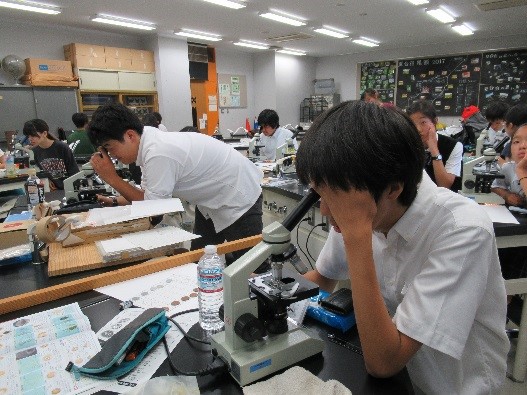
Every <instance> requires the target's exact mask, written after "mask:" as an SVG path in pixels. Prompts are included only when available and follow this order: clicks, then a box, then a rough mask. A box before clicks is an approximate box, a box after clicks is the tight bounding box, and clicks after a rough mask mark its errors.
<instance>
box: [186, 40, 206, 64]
mask: <svg viewBox="0 0 527 395" xmlns="http://www.w3.org/2000/svg"><path fill="white" fill-rule="evenodd" d="M188 60H189V61H191V62H199V63H207V62H208V61H209V55H208V51H207V46H206V45H202V44H194V43H192V44H191V43H189V44H188Z"/></svg>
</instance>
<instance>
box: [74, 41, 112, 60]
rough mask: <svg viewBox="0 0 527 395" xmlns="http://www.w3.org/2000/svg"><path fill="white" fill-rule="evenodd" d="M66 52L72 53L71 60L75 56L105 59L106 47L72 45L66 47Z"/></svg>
mask: <svg viewBox="0 0 527 395" xmlns="http://www.w3.org/2000/svg"><path fill="white" fill-rule="evenodd" d="M66 52H69V53H70V56H69V57H70V58H71V57H74V56H75V55H81V56H92V57H94V58H104V57H105V55H104V47H103V46H102V45H92V44H80V43H71V44H67V45H65V46H64V54H66Z"/></svg>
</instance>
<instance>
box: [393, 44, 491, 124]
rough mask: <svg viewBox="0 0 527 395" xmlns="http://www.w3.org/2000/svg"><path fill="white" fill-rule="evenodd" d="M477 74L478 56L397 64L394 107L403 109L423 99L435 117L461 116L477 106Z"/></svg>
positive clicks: (417, 60)
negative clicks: (434, 110)
mask: <svg viewBox="0 0 527 395" xmlns="http://www.w3.org/2000/svg"><path fill="white" fill-rule="evenodd" d="M480 74H481V54H469V55H456V56H443V57H436V58H421V59H408V60H400V61H399V63H398V69H397V90H396V92H397V93H396V104H397V106H398V107H400V108H403V109H404V108H407V107H408V106H409V105H410V104H411V103H412V102H414V101H415V100H419V99H426V100H431V101H432V102H433V103H434V107H435V109H436V111H437V114H438V115H454V116H455V115H461V113H462V111H463V108H465V107H467V106H469V105H471V104H474V105H476V104H477V103H478V87H479V81H480Z"/></svg>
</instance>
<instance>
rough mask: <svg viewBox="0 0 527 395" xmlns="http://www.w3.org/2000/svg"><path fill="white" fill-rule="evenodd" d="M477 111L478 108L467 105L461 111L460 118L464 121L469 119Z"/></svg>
mask: <svg viewBox="0 0 527 395" xmlns="http://www.w3.org/2000/svg"><path fill="white" fill-rule="evenodd" d="M478 112H479V108H477V107H476V106H468V107H465V108H464V109H463V112H462V113H461V118H463V121H466V120H467V119H469V118H470V117H471V116H472V115H474V114H476V113H478Z"/></svg>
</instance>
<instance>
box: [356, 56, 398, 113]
mask: <svg viewBox="0 0 527 395" xmlns="http://www.w3.org/2000/svg"><path fill="white" fill-rule="evenodd" d="M396 71H397V62H396V61H395V60H390V61H382V62H369V63H362V64H361V65H360V92H361V93H362V92H364V90H365V89H367V88H373V89H375V90H376V91H377V93H378V94H379V99H380V100H381V101H382V102H384V103H387V102H391V103H393V102H394V101H395V73H396Z"/></svg>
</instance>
